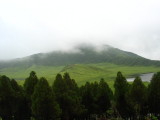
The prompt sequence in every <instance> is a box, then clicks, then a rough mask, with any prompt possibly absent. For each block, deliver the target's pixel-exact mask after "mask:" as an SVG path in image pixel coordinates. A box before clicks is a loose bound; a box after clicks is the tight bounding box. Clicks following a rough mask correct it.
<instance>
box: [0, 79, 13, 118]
mask: <svg viewBox="0 0 160 120" xmlns="http://www.w3.org/2000/svg"><path fill="white" fill-rule="evenodd" d="M14 99H15V96H14V90H13V89H12V86H11V83H10V79H9V78H8V77H6V76H1V77H0V116H1V117H2V119H3V120H12V116H13V109H14V108H13V103H14V102H13V101H12V100H14Z"/></svg>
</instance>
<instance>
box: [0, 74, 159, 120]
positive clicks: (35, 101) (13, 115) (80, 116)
mask: <svg viewBox="0 0 160 120" xmlns="http://www.w3.org/2000/svg"><path fill="white" fill-rule="evenodd" d="M159 115H160V72H158V73H156V74H154V76H153V78H152V80H151V82H150V83H149V85H148V87H146V86H145V85H144V84H143V82H142V80H141V78H140V77H136V78H135V80H134V82H133V83H132V84H129V83H128V82H127V81H126V78H125V77H124V76H123V75H122V73H121V72H118V73H117V77H116V79H115V82H114V92H113V91H112V90H111V89H110V87H109V86H108V84H107V82H105V80H104V79H101V80H100V81H99V82H94V83H90V82H86V84H85V85H83V86H81V87H78V86H77V83H76V82H75V80H74V79H71V78H70V75H69V73H64V75H63V76H62V75H61V74H57V76H56V78H55V80H54V82H53V84H52V86H49V84H48V82H47V80H46V79H45V78H44V77H42V78H40V79H38V77H37V76H36V73H35V72H34V71H32V72H31V73H30V75H29V77H28V78H26V79H25V83H24V85H23V86H20V85H18V84H17V82H16V81H15V80H14V79H10V78H8V77H7V76H4V75H3V76H0V117H1V118H2V120H31V119H32V120H59V119H61V120H94V119H96V118H99V119H103V120H105V119H108V118H109V119H114V118H116V119H118V120H120V119H130V120H145V119H148V118H151V119H155V120H156V119H157V120H158V119H160V116H159Z"/></svg>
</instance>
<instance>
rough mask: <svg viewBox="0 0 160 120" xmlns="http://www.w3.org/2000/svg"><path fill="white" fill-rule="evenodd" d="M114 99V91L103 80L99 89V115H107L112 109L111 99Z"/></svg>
mask: <svg viewBox="0 0 160 120" xmlns="http://www.w3.org/2000/svg"><path fill="white" fill-rule="evenodd" d="M112 97H113V93H112V90H111V89H110V88H109V86H108V84H107V83H106V82H105V81H104V79H101V80H100V82H99V88H98V97H97V105H98V107H99V110H98V111H99V114H102V113H105V112H106V111H107V110H108V109H109V108H110V107H111V99H112Z"/></svg>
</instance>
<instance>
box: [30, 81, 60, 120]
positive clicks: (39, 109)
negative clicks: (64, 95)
mask: <svg viewBox="0 0 160 120" xmlns="http://www.w3.org/2000/svg"><path fill="white" fill-rule="evenodd" d="M32 112H33V115H34V117H35V119H36V120H55V119H58V118H59V115H60V113H61V111H60V108H59V105H58V104H57V102H56V99H55V94H54V91H52V89H51V88H50V86H49V84H48V82H47V80H46V79H45V78H40V80H39V82H38V83H37V85H36V87H35V90H34V93H33V95H32Z"/></svg>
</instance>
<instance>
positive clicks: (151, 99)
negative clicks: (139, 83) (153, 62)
mask: <svg viewBox="0 0 160 120" xmlns="http://www.w3.org/2000/svg"><path fill="white" fill-rule="evenodd" d="M148 104H149V111H150V113H152V114H154V115H158V114H159V112H160V72H158V73H156V74H154V75H153V77H152V80H151V82H150V84H149V87H148Z"/></svg>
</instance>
